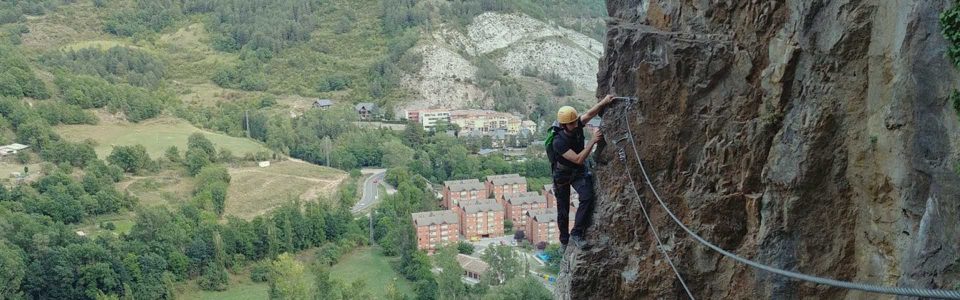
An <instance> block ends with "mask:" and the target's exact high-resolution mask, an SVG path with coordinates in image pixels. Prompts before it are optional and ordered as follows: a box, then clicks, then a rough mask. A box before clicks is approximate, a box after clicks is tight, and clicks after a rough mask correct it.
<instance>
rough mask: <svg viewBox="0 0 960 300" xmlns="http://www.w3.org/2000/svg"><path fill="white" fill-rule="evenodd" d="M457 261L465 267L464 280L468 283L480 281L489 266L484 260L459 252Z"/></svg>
mask: <svg viewBox="0 0 960 300" xmlns="http://www.w3.org/2000/svg"><path fill="white" fill-rule="evenodd" d="M457 263H459V264H460V267H461V268H463V279H464V280H463V281H465V282H467V283H468V284H477V283H480V278H482V277H483V274H484V273H486V272H487V269H488V268H489V265H487V263H486V262H484V261H483V260H481V259H479V258H476V257H473V256H469V255H466V254H457Z"/></svg>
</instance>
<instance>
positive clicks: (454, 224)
mask: <svg viewBox="0 0 960 300" xmlns="http://www.w3.org/2000/svg"><path fill="white" fill-rule="evenodd" d="M411 216H412V217H413V226H415V227H416V228H417V249H419V250H426V251H427V252H428V253H433V251H435V250H436V249H437V248H439V247H441V246H443V245H447V244H450V243H456V242H457V241H458V240H459V238H460V236H459V234H460V218H459V216H457V214H456V213H454V212H452V211H449V210H439V211H428V212H419V213H413V214H411Z"/></svg>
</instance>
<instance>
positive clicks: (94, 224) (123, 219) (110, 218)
mask: <svg viewBox="0 0 960 300" xmlns="http://www.w3.org/2000/svg"><path fill="white" fill-rule="evenodd" d="M133 217H134V216H133V213H130V212H124V213H118V214H109V215H101V216H97V217H96V218H92V219H86V220H84V222H83V223H81V224H77V225H76V227H75V229H76V230H77V231H83V233H85V234H86V235H87V236H88V237H91V238H96V237H98V236H101V235H104V234H114V235H120V234H125V233H129V232H130V229H133V225H134V222H133ZM107 222H109V223H113V225H114V226H116V229H114V230H108V229H105V228H101V227H100V224H101V223H107Z"/></svg>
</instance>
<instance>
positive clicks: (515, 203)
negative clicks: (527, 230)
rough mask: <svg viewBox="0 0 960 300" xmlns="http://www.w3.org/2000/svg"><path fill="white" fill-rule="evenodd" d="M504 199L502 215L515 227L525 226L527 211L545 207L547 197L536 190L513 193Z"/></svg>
mask: <svg viewBox="0 0 960 300" xmlns="http://www.w3.org/2000/svg"><path fill="white" fill-rule="evenodd" d="M504 199H505V200H504V202H503V207H504V209H505V210H506V214H504V217H506V218H507V219H508V220H511V221H513V228H517V229H521V228H524V226H526V224H527V211H529V210H534V209H546V208H547V199H546V198H545V197H543V196H542V195H540V194H539V193H537V192H528V193H519V194H514V195H510V196H506V197H505V198H504ZM554 213H556V211H554Z"/></svg>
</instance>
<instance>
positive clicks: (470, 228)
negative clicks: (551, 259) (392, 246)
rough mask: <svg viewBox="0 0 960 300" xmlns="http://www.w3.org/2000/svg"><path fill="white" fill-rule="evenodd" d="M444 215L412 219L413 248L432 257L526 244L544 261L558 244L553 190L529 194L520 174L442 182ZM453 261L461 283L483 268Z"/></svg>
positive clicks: (574, 199) (462, 258)
mask: <svg viewBox="0 0 960 300" xmlns="http://www.w3.org/2000/svg"><path fill="white" fill-rule="evenodd" d="M441 199H442V200H441V206H442V207H443V208H445V209H444V210H437V211H428V212H419V213H413V214H411V217H412V218H413V224H414V226H415V227H416V234H417V249H419V250H424V251H426V252H427V253H430V254H432V253H434V252H435V251H437V249H439V248H441V247H444V246H447V245H451V244H457V243H458V242H460V241H466V242H469V243H473V244H476V245H478V246H481V247H482V246H483V245H489V244H491V243H497V242H500V243H507V242H508V241H509V242H510V243H511V244H512V245H519V244H523V243H529V245H532V246H533V247H534V249H536V250H537V251H538V252H539V253H538V255H537V256H536V257H537V259H538V260H541V263H542V260H543V259H544V258H546V257H545V254H544V253H543V250H544V249H546V247H547V245H549V244H557V243H559V236H558V225H557V211H556V207H557V199H556V197H555V196H554V194H553V185H550V184H548V185H544V186H543V187H541V189H540V190H539V191H532V192H528V186H527V179H526V178H524V177H521V176H520V175H519V174H506V175H493V176H487V177H486V178H485V180H484V181H483V182H481V181H480V180H479V179H466V180H452V181H445V182H444V184H443V189H442V191H441ZM570 202H571V208H570V221H569V222H568V224H569V225H568V226H569V227H571V228H572V227H573V223H574V222H573V216H574V215H575V214H576V209H577V205H578V204H579V201H578V195H577V194H576V191H571V196H570ZM458 261H459V262H460V264H461V266H462V267H463V268H464V270H465V274H464V278H465V281H467V282H468V283H471V282H473V281H475V280H473V281H471V279H478V278H480V276H482V275H483V271H484V270H485V269H486V268H487V267H486V263H484V262H483V261H480V260H479V259H478V258H475V257H470V256H467V255H464V254H460V255H459V256H458Z"/></svg>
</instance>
